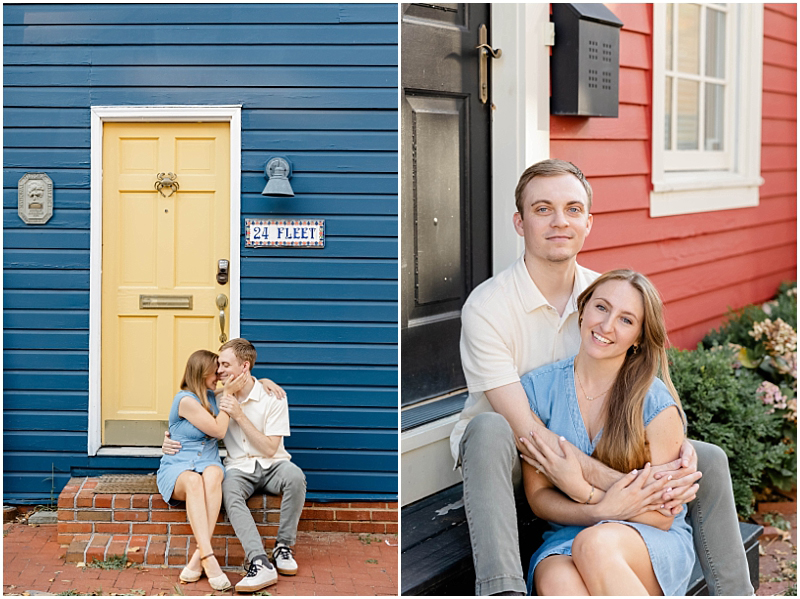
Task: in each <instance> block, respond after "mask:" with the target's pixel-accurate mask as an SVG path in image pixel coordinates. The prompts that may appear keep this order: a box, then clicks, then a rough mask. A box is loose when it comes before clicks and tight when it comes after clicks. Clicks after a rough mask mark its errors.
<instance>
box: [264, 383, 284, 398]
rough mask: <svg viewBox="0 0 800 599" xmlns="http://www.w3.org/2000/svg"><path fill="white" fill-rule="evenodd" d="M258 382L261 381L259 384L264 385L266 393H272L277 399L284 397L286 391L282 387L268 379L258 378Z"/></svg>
mask: <svg viewBox="0 0 800 599" xmlns="http://www.w3.org/2000/svg"><path fill="white" fill-rule="evenodd" d="M258 382H259V383H261V386H262V387H264V391H266V392H267V393H272V394H273V395H274V396H275V397H277V398H278V399H286V391H284V390H283V387H281V386H280V385H278V384H277V383H275V381H272V380H270V379H258Z"/></svg>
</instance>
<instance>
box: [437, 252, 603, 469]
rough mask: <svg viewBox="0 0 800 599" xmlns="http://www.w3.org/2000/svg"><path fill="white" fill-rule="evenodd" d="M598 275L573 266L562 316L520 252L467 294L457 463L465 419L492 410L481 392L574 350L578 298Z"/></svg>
mask: <svg viewBox="0 0 800 599" xmlns="http://www.w3.org/2000/svg"><path fill="white" fill-rule="evenodd" d="M598 276H599V274H598V273H596V272H594V271H591V270H589V269H586V268H583V267H582V266H580V265H577V269H576V273H575V282H574V283H573V287H572V295H570V297H569V300H568V301H567V306H566V308H565V309H564V314H563V315H561V316H559V314H558V311H557V310H556V309H555V308H554V307H553V306H551V305H550V304H549V303H548V302H547V300H546V299H545V297H544V295H542V292H541V291H539V289H538V287H536V284H535V283H534V282H533V279H531V277H530V275H529V274H528V270H527V269H526V268H525V260H524V254H523V256H521V257H520V258H519V260H517V261H516V262H515V263H514V264H512V265H511V266H510V267H508V268H507V269H506V270H504V271H502V272H500V273H498V274H497V275H495V276H494V277H492V278H491V279H489V280H488V281H484V282H483V283H481V284H480V285H479V286H478V287H476V288H475V289H474V290H473V291H472V293H470V295H469V297H468V298H467V301H466V303H465V304H464V307H463V309H462V311H461V344H460V348H461V365H462V367H463V369H464V376H465V377H466V379H467V387H468V389H469V397H468V398H467V401H466V403H465V404H464V409H463V410H462V412H461V418H460V420H459V421H458V422H457V423H456V425H455V427H454V428H453V431H452V433H451V434H450V451H451V453H452V454H453V459H454V460H455V461H456V463H458V457H459V443H460V441H461V437H462V436H463V434H464V430H465V429H466V428H467V424H469V421H470V420H471V419H472V418H474V417H475V416H477V415H478V414H480V413H481V412H491V411H492V406H491V404H490V403H489V400H488V399H486V395H485V393H484V392H485V391H489V390H491V389H496V388H497V387H502V386H503V385H509V384H511V383H516V382H517V381H519V380H520V376H521V375H523V374H525V373H526V372H529V371H531V370H533V369H534V368H538V367H540V366H544V365H545V364H551V363H553V362H557V361H558V360H563V359H565V358H568V357H569V356H572V355H575V354H577V353H578V349H579V347H580V342H581V340H580V331H579V327H578V296H579V295H580V294H581V292H582V291H583V290H584V289H586V288H587V287H588V286H589V285H590V284H591V282H592V281H594V280H595V279H596V278H597V277H598Z"/></svg>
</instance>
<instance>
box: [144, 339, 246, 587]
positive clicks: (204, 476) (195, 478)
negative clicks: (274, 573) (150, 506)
mask: <svg viewBox="0 0 800 599" xmlns="http://www.w3.org/2000/svg"><path fill="white" fill-rule="evenodd" d="M217 368H218V364H217V354H215V353H213V352H210V351H207V350H203V349H201V350H198V351H196V352H194V353H193V354H192V355H191V356H189V360H188V361H187V363H186V370H185V371H184V375H183V381H182V382H181V391H179V392H178V393H177V395H175V398H174V399H173V400H172V408H171V410H170V413H169V433H170V437H171V438H172V439H174V440H176V441H180V443H181V448H180V451H178V452H177V453H175V454H174V455H164V456H163V457H162V458H161V466H160V467H159V469H158V474H157V476H156V482H157V484H158V490H159V492H160V493H161V496H162V497H163V498H164V501H166V502H167V503H169V504H170V505H171V506H173V507H176V506H179V505H181V504H182V503H185V504H186V515H187V517H188V519H189V524H190V525H191V527H192V532H193V533H194V537H195V540H196V541H197V551H195V553H194V554H193V555H192V557H191V559H190V561H189V563H188V564H187V566H186V567H185V568H184V569H183V571H182V572H181V574H180V579H181V580H182V581H183V582H195V581H197V580H199V579H200V577H201V576H202V575H203V573H204V572H205V574H206V575H207V576H208V582H209V584H210V585H211V587H212V588H213V589H215V590H218V591H221V590H225V589H227V588H229V587H230V586H231V583H230V581H229V580H228V577H227V576H226V575H225V574H224V573H223V572H222V569H221V568H220V566H219V564H218V563H217V560H216V558H215V557H214V551H213V550H212V548H211V536H212V535H213V534H214V526H215V525H216V522H217V516H218V515H219V509H220V504H221V502H222V480H223V478H224V477H225V469H224V468H223V466H222V461H221V460H220V458H219V447H218V439H222V438H223V437H224V436H225V433H226V432H227V430H228V422H229V420H230V417H229V416H228V414H227V413H225V412H221V411H220V410H219V409H218V408H217V402H216V398H215V395H214V390H215V389H216V386H217V381H218V377H217ZM231 383H232V385H234V384H236V383H234V382H233V381H232V382H231ZM237 383H238V381H237ZM227 389H228V391H227V392H230V389H231V387H227Z"/></svg>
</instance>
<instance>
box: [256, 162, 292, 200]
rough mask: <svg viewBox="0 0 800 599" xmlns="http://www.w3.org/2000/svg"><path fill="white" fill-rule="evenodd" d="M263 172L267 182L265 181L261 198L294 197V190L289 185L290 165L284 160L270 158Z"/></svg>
mask: <svg viewBox="0 0 800 599" xmlns="http://www.w3.org/2000/svg"><path fill="white" fill-rule="evenodd" d="M264 171H265V174H266V176H267V178H268V179H269V181H267V186H266V187H265V188H264V191H262V192H261V195H262V196H274V197H281V198H286V197H294V190H293V189H292V186H291V184H290V183H289V177H291V176H292V165H291V163H290V162H289V161H288V160H286V158H281V157H280V156H276V157H275V158H272V159H271V160H270V161H269V162H267V167H266V168H265V169H264Z"/></svg>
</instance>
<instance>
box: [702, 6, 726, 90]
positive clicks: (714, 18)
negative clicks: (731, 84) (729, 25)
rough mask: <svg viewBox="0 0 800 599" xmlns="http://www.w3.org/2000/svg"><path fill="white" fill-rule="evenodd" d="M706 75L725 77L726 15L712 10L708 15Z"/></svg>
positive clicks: (709, 10)
mask: <svg viewBox="0 0 800 599" xmlns="http://www.w3.org/2000/svg"><path fill="white" fill-rule="evenodd" d="M706 75H708V76H709V77H719V78H720V79H722V78H724V77H725V13H722V12H720V11H718V10H712V9H710V8H709V9H708V12H707V14H706Z"/></svg>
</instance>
